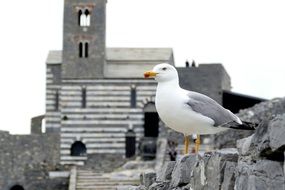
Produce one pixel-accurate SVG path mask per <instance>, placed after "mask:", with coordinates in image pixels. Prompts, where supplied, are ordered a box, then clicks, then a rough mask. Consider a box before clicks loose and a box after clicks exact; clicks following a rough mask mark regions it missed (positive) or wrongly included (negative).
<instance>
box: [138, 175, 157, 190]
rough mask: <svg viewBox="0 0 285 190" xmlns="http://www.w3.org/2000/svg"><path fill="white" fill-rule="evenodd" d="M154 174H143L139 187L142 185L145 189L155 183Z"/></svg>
mask: <svg viewBox="0 0 285 190" xmlns="http://www.w3.org/2000/svg"><path fill="white" fill-rule="evenodd" d="M155 179H156V173H155V172H143V173H142V174H141V176H140V180H141V185H144V186H145V187H146V188H148V187H149V186H151V184H153V183H154V182H155Z"/></svg>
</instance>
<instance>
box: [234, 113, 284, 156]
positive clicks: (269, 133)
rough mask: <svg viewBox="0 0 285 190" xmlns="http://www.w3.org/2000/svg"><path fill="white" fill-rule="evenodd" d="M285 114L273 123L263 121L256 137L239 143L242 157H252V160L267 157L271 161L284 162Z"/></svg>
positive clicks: (256, 132) (255, 134)
mask: <svg viewBox="0 0 285 190" xmlns="http://www.w3.org/2000/svg"><path fill="white" fill-rule="evenodd" d="M284 136H285V114H283V115H280V116H277V117H276V118H274V119H273V120H271V121H263V122H262V123H261V124H260V125H259V126H258V128H257V129H256V131H255V133H254V135H252V136H251V137H249V138H246V139H241V140H239V141H238V142H237V146H238V150H239V153H240V155H241V156H250V157H251V159H252V160H258V159H259V158H260V157H265V158H267V159H269V160H275V161H284V154H283V152H284V150H285V138H284Z"/></svg>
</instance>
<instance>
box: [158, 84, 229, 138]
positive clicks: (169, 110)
mask: <svg viewBox="0 0 285 190" xmlns="http://www.w3.org/2000/svg"><path fill="white" fill-rule="evenodd" d="M188 99H189V98H188V96H187V94H186V92H185V91H184V90H183V89H180V88H179V89H171V90H169V87H168V88H164V87H163V86H158V89H157V92H156V98H155V104H156V109H157V112H158V114H159V116H160V118H161V120H162V121H163V122H164V123H165V124H166V125H167V126H168V127H170V128H172V129H174V130H175V131H178V132H181V133H183V134H187V135H188V134H212V133H217V132H219V131H221V130H224V129H218V128H217V127H213V125H214V121H213V120H212V119H211V118H208V117H206V116H203V115H202V114H199V113H196V112H194V111H192V110H191V108H190V106H189V105H187V104H186V103H187V101H188Z"/></svg>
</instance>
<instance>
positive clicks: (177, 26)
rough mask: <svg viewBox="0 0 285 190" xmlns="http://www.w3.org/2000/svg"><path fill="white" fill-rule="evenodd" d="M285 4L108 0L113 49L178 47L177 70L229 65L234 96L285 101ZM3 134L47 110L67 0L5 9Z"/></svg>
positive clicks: (22, 128)
mask: <svg viewBox="0 0 285 190" xmlns="http://www.w3.org/2000/svg"><path fill="white" fill-rule="evenodd" d="M284 6H285V1H283V0H275V1H269V0H236V1H233V0H215V1H213V0H199V1H197V0H108V5H107V46H108V47H172V48H173V49H174V56H175V60H176V64H177V65H183V64H184V62H185V60H186V59H189V61H191V60H192V59H194V60H195V61H196V62H197V63H211V62H216V63H217V62H219V63H223V64H224V66H225V67H226V69H227V71H228V73H229V74H230V76H231V79H232V86H233V90H234V91H236V92H240V93H244V94H249V95H254V96H259V97H264V98H273V97H281V96H284V95H285V88H284V82H285V64H284V63H285V56H284V50H285V25H284V20H285V11H284ZM1 7H2V9H1V12H0V23H1V30H0V52H1V54H0V55H1V57H0V61H1V70H0V85H1V93H0V95H1V97H0V101H1V104H0V105H1V124H0V130H9V131H10V132H11V133H28V132H29V130H30V128H29V127H30V118H31V117H33V116H36V115H40V114H43V113H44V110H45V59H46V57H47V54H48V51H49V50H53V49H57V50H60V49H62V21H63V0H26V1H23V0H14V1H4V2H2V3H1Z"/></svg>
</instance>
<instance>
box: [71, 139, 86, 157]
mask: <svg viewBox="0 0 285 190" xmlns="http://www.w3.org/2000/svg"><path fill="white" fill-rule="evenodd" d="M86 154H87V149H86V146H85V144H84V143H82V142H81V141H76V142H74V143H73V144H72V146H71V149H70V155H71V156H85V155H86Z"/></svg>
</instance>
